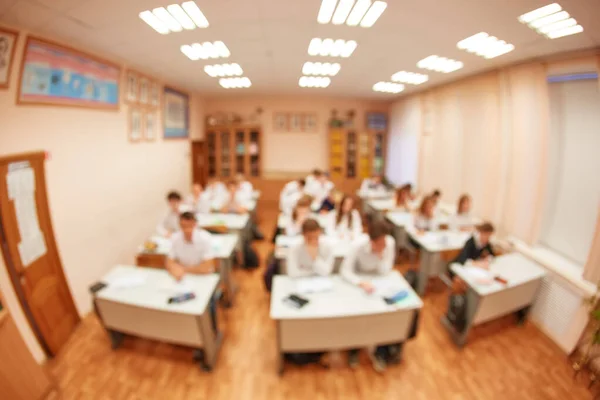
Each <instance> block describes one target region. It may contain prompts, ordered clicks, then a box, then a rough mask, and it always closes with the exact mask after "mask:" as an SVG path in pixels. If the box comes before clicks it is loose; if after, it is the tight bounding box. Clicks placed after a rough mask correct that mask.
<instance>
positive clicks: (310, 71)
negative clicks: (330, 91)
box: [302, 61, 341, 76]
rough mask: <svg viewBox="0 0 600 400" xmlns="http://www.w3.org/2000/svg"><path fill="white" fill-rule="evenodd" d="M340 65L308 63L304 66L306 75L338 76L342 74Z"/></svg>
mask: <svg viewBox="0 0 600 400" xmlns="http://www.w3.org/2000/svg"><path fill="white" fill-rule="evenodd" d="M340 69H341V67H340V64H338V63H320V62H310V61H307V62H305V63H304V66H302V73H303V74H304V75H329V76H336V75H337V73H338V72H340Z"/></svg>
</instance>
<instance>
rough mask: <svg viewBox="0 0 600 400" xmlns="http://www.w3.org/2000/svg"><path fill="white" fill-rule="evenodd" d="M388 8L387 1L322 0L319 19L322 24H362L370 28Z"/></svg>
mask: <svg viewBox="0 0 600 400" xmlns="http://www.w3.org/2000/svg"><path fill="white" fill-rule="evenodd" d="M386 8H387V3H386V2H385V1H371V0H356V1H355V0H322V2H321V8H320V9H319V14H318V15H317V21H318V22H319V23H320V24H329V23H332V24H334V25H342V24H344V23H345V24H346V25H348V26H359V25H360V26H361V27H363V28H370V27H372V26H373V25H375V22H377V20H378V19H379V17H381V14H383V12H384V11H385V9H386Z"/></svg>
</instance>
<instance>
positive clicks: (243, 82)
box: [219, 76, 252, 89]
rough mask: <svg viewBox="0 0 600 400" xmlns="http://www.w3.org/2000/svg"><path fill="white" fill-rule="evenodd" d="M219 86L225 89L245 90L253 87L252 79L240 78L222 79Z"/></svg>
mask: <svg viewBox="0 0 600 400" xmlns="http://www.w3.org/2000/svg"><path fill="white" fill-rule="evenodd" d="M219 85H221V86H222V87H224V88H225V89H245V88H249V87H250V86H252V82H251V81H250V78H247V77H245V76H244V77H238V78H221V79H219Z"/></svg>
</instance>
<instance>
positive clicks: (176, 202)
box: [156, 192, 181, 238]
mask: <svg viewBox="0 0 600 400" xmlns="http://www.w3.org/2000/svg"><path fill="white" fill-rule="evenodd" d="M167 203H168V204H169V209H168V211H167V213H166V215H165V216H164V217H163V219H162V220H161V221H160V223H159V224H158V227H157V228H156V231H157V233H158V234H159V235H160V236H164V237H167V238H168V237H171V235H172V234H173V233H175V232H177V231H178V230H179V214H180V213H181V195H180V194H179V193H177V192H169V194H168V195H167Z"/></svg>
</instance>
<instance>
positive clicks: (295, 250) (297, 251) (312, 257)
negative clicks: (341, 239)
mask: <svg viewBox="0 0 600 400" xmlns="http://www.w3.org/2000/svg"><path fill="white" fill-rule="evenodd" d="M302 236H303V240H302V241H301V242H299V243H297V244H296V245H294V246H292V247H291V248H290V249H289V252H288V255H287V259H286V260H287V274H288V275H289V276H291V277H294V278H296V277H303V276H314V275H321V276H325V275H329V274H331V272H332V271H333V266H334V263H335V256H334V253H333V249H332V248H331V246H330V245H329V243H327V241H325V240H321V227H320V226H319V223H318V222H317V221H315V220H314V219H310V218H309V219H307V220H306V221H304V223H303V224H302Z"/></svg>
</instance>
